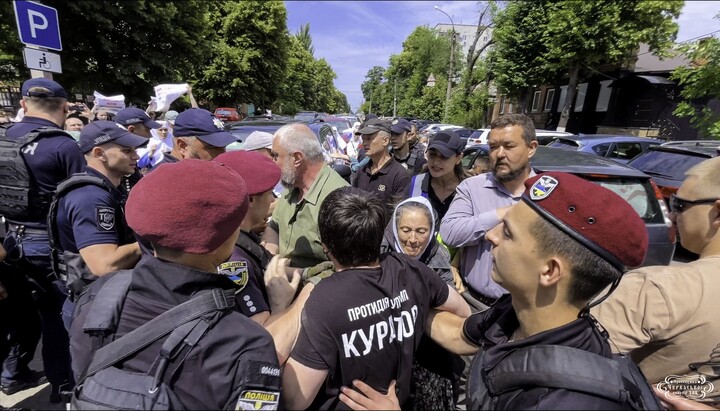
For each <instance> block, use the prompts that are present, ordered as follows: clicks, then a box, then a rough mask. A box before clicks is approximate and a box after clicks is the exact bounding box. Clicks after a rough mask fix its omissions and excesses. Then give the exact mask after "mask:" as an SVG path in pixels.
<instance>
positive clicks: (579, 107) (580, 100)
mask: <svg viewBox="0 0 720 411" xmlns="http://www.w3.org/2000/svg"><path fill="white" fill-rule="evenodd" d="M587 88H588V83H582V84H580V85H579V86H578V89H577V94H575V112H576V113H579V112H581V111H583V107H584V106H585V95H586V94H587Z"/></svg>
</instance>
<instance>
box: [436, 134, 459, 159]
mask: <svg viewBox="0 0 720 411" xmlns="http://www.w3.org/2000/svg"><path fill="white" fill-rule="evenodd" d="M431 148H434V149H435V150H437V151H439V152H440V154H442V156H443V157H445V158H449V157H452V156H455V155H458V154H460V153H462V151H463V148H464V147H463V141H462V139H461V138H460V136H459V135H458V134H457V133H456V132H454V131H439V132H438V133H437V134H435V137H433V138H432V140H430V143H429V144H428V148H427V149H428V150H430V149H431Z"/></svg>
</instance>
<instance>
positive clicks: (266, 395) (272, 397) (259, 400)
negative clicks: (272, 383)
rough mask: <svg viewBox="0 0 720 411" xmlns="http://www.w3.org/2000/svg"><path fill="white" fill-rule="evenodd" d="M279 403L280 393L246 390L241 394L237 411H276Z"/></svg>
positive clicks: (236, 406) (236, 407)
mask: <svg viewBox="0 0 720 411" xmlns="http://www.w3.org/2000/svg"><path fill="white" fill-rule="evenodd" d="M279 402H280V393H279V392H273V391H260V390H246V391H243V392H241V393H240V397H238V402H237V404H236V405H235V410H276V409H277V408H278V403H279Z"/></svg>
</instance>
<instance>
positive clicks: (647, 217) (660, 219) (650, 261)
mask: <svg viewBox="0 0 720 411" xmlns="http://www.w3.org/2000/svg"><path fill="white" fill-rule="evenodd" d="M487 155H488V146H487V145H485V144H478V145H475V146H471V147H468V148H466V149H465V151H464V152H463V159H462V163H463V166H465V167H466V168H471V167H472V164H474V162H475V159H476V158H477V157H479V156H487ZM530 164H531V165H532V167H533V169H534V170H535V172H537V173H542V172H546V171H562V172H565V173H572V174H575V175H577V176H579V177H582V178H584V179H586V180H590V181H592V182H594V183H597V184H599V185H600V186H602V187H605V188H607V189H610V190H612V191H613V192H615V193H617V194H618V195H620V197H622V198H624V199H625V200H626V201H627V202H628V203H630V205H631V206H632V207H633V209H634V210H635V211H636V212H637V213H638V215H639V216H640V217H641V218H642V219H643V221H645V227H647V232H648V237H649V239H650V244H649V247H648V253H647V255H646V256H645V261H643V264H642V265H643V266H649V265H668V264H669V263H670V261H672V258H673V254H674V252H675V230H674V229H673V227H672V222H671V221H670V218H669V213H668V209H667V207H666V205H665V202H664V201H662V196H661V194H660V191H659V190H658V189H657V187H656V186H655V183H654V182H653V180H652V179H651V178H650V176H648V175H647V174H645V173H643V172H641V171H638V170H636V169H634V168H632V167H628V166H626V165H624V164H620V163H617V162H615V161H612V160H609V159H606V158H602V157H598V156H595V155H592V154H587V153H582V152H579V151H569V150H563V149H560V148H552V147H545V146H540V147H538V148H537V151H536V152H535V155H534V156H533V157H532V159H531V160H530Z"/></svg>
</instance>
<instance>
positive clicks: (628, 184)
mask: <svg viewBox="0 0 720 411" xmlns="http://www.w3.org/2000/svg"><path fill="white" fill-rule="evenodd" d="M585 178H587V177H585ZM590 180H591V181H593V182H595V183H597V184H599V185H600V186H602V187H605V188H607V189H608V190H611V191H613V192H614V193H615V194H617V195H619V196H620V197H622V198H624V199H625V201H627V202H628V203H630V206H632V208H633V210H635V212H636V213H638V215H639V216H640V218H642V219H643V220H644V221H645V223H658V224H664V221H665V220H664V217H663V215H662V211H661V209H660V204H659V203H658V200H657V198H656V197H655V190H654V189H653V187H652V185H651V184H650V183H649V180H639V179H633V178H592V179H590Z"/></svg>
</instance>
